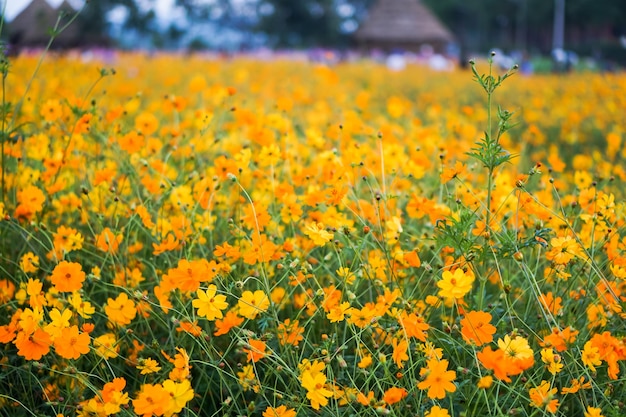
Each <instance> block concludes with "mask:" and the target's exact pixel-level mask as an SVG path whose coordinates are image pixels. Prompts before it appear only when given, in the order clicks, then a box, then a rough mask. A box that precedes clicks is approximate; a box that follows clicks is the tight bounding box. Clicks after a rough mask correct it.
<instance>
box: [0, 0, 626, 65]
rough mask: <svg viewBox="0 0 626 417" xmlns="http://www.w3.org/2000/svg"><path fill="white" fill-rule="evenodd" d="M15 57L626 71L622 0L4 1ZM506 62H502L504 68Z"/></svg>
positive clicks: (625, 5) (6, 33)
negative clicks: (77, 53)
mask: <svg viewBox="0 0 626 417" xmlns="http://www.w3.org/2000/svg"><path fill="white" fill-rule="evenodd" d="M0 6H1V8H0V10H2V13H3V18H4V19H3V20H4V24H3V28H2V32H1V37H2V39H3V41H4V42H5V44H8V45H10V47H11V48H12V49H13V51H14V52H15V51H21V50H24V49H28V48H41V47H44V46H45V45H47V43H48V40H49V39H50V33H51V31H53V30H54V28H55V27H56V28H57V29H58V28H62V27H63V26H64V25H66V24H68V23H70V22H71V24H69V25H68V26H67V28H65V29H64V30H63V31H62V32H61V33H60V34H59V35H58V37H57V38H56V39H55V41H54V43H53V44H52V48H60V49H67V48H75V49H87V48H116V49H145V50H154V51H156V50H176V51H188V52H195V51H214V52H215V51H217V52H220V53H227V54H232V53H239V52H250V51H259V50H268V51H277V50H289V51H307V53H310V52H311V51H316V50H317V51H322V52H320V53H322V54H327V53H329V52H332V53H334V54H338V55H339V56H342V57H343V56H346V54H359V55H360V56H363V55H370V56H372V55H373V56H387V57H388V56H389V55H390V54H398V53H411V54H418V55H419V54H422V55H424V54H426V55H429V56H432V55H433V54H436V55H441V56H444V57H447V58H451V59H455V60H457V62H463V61H464V60H465V58H466V57H467V56H470V55H471V54H475V53H480V54H483V55H484V54H485V52H486V51H489V50H493V49H498V50H501V51H502V53H501V54H498V56H500V57H502V58H501V59H506V58H507V57H511V59H512V60H515V61H516V62H525V61H528V62H531V60H532V61H533V62H534V66H535V67H536V68H537V67H539V66H541V62H542V60H547V61H549V62H552V63H554V62H557V63H560V65H562V66H564V67H570V66H576V65H580V63H581V62H583V61H584V62H586V63H591V64H589V65H595V66H598V67H602V68H604V69H612V68H617V67H621V66H626V0H90V1H88V2H85V1H83V0H60V1H59V0H0ZM505 64H506V62H503V65H505Z"/></svg>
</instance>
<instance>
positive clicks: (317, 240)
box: [304, 223, 334, 246]
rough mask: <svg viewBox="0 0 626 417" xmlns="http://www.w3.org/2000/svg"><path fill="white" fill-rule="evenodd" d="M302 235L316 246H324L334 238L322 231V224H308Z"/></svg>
mask: <svg viewBox="0 0 626 417" xmlns="http://www.w3.org/2000/svg"><path fill="white" fill-rule="evenodd" d="M304 234H305V235H307V236H308V237H309V238H310V239H311V240H312V241H313V243H314V244H315V245H316V246H324V245H325V244H326V243H327V242H330V241H331V240H332V239H333V237H334V235H333V234H332V233H330V232H329V231H327V230H326V229H324V225H323V224H322V223H311V224H309V225H308V226H307V227H306V229H305V231H304Z"/></svg>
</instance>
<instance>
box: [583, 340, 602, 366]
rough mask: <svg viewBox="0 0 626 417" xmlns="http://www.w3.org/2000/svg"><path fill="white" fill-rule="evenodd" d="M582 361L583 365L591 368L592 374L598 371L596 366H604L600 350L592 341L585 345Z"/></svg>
mask: <svg viewBox="0 0 626 417" xmlns="http://www.w3.org/2000/svg"><path fill="white" fill-rule="evenodd" d="M581 359H582V361H583V364H584V365H585V366H586V367H587V368H589V370H590V371H591V372H595V371H596V366H600V365H602V360H600V349H598V348H597V347H595V346H593V344H592V343H591V341H589V342H587V343H585V347H584V348H583V351H582V352H581Z"/></svg>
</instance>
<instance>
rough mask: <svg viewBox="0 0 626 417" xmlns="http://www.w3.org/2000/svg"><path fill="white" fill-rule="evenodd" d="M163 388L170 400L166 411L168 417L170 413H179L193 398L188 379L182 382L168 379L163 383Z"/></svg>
mask: <svg viewBox="0 0 626 417" xmlns="http://www.w3.org/2000/svg"><path fill="white" fill-rule="evenodd" d="M163 388H164V389H165V391H167V392H169V394H170V398H171V402H170V404H171V407H170V408H169V409H168V410H167V414H168V415H171V414H170V413H180V412H181V411H182V409H183V408H184V407H185V405H186V404H187V403H188V402H189V401H191V400H192V399H193V396H194V392H193V388H191V382H190V381H189V380H188V379H185V380H183V381H182V382H174V381H172V380H171V379H168V380H166V381H165V382H163Z"/></svg>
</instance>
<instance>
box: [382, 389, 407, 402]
mask: <svg viewBox="0 0 626 417" xmlns="http://www.w3.org/2000/svg"><path fill="white" fill-rule="evenodd" d="M407 395H408V392H407V391H406V389H404V388H396V387H391V388H389V389H388V390H387V391H385V394H384V395H383V401H384V402H386V403H387V404H389V405H391V404H395V403H397V402H400V401H402V399H404V397H406V396H407Z"/></svg>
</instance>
